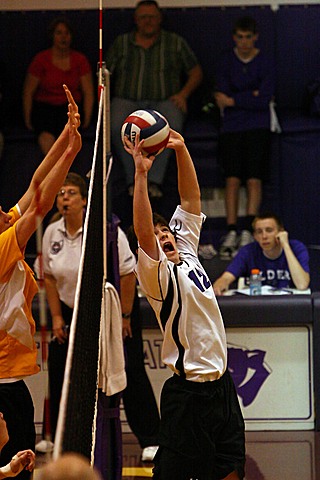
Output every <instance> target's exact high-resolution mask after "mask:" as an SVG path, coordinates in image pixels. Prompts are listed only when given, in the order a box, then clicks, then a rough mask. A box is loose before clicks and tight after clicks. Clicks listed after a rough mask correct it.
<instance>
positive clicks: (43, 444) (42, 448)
mask: <svg viewBox="0 0 320 480" xmlns="http://www.w3.org/2000/svg"><path fill="white" fill-rule="evenodd" d="M53 447H54V443H52V442H50V440H40V442H38V443H37V444H36V452H40V453H50V452H52V451H53Z"/></svg>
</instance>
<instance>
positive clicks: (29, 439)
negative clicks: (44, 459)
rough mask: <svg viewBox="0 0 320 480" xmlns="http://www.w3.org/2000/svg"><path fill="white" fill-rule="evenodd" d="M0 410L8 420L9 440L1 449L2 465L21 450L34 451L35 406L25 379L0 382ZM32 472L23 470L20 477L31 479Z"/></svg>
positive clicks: (23, 479) (25, 479) (24, 479)
mask: <svg viewBox="0 0 320 480" xmlns="http://www.w3.org/2000/svg"><path fill="white" fill-rule="evenodd" d="M0 412H2V413H3V416H4V419H5V421H6V422H7V429H8V432H9V437H10V439H9V442H8V443H7V444H6V445H5V446H4V447H3V449H2V451H1V466H3V465H6V464H7V463H9V462H10V460H11V459H12V457H13V455H15V454H16V453H17V452H19V451H21V450H27V449H31V450H33V451H34V448H35V440H36V432H35V426H34V407H33V402H32V397H31V394H30V392H29V390H28V387H27V385H26V384H25V382H24V381H23V380H19V381H17V382H12V383H0ZM31 477H32V474H31V473H30V472H28V471H27V470H23V471H22V472H21V473H20V474H19V479H21V480H29V479H31Z"/></svg>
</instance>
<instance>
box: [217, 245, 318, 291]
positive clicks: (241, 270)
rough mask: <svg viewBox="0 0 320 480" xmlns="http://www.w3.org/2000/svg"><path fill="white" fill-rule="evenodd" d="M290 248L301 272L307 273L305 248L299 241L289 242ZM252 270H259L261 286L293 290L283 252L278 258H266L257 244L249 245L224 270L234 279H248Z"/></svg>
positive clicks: (307, 256)
mask: <svg viewBox="0 0 320 480" xmlns="http://www.w3.org/2000/svg"><path fill="white" fill-rule="evenodd" d="M289 244H290V247H291V249H292V251H293V253H294V254H295V256H296V258H297V260H298V262H299V263H300V265H301V266H302V268H303V270H305V271H306V272H308V273H309V253H308V250H307V248H306V246H305V245H304V244H303V243H302V242H300V241H299V240H289ZM253 268H259V270H260V271H261V276H262V284H263V285H271V286H273V287H276V288H288V287H290V288H295V285H294V283H293V282H292V280H291V275H290V272H289V267H288V262H287V259H286V256H285V254H284V252H283V251H282V253H281V255H280V256H279V257H278V258H275V259H273V260H271V259H270V258H267V257H266V256H265V255H264V254H263V251H262V248H261V247H260V245H259V244H258V242H253V243H249V244H248V245H246V246H245V247H242V248H240V250H239V252H238V253H237V255H236V256H235V258H234V259H233V260H232V262H231V263H230V264H229V265H228V267H227V268H226V271H227V272H230V273H232V274H233V275H234V276H235V277H236V278H239V277H249V276H250V272H251V270H252V269H253Z"/></svg>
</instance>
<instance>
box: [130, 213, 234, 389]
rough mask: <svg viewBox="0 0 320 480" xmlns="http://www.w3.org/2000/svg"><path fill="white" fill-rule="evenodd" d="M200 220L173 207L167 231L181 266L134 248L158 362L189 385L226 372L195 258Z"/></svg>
mask: <svg viewBox="0 0 320 480" xmlns="http://www.w3.org/2000/svg"><path fill="white" fill-rule="evenodd" d="M204 218H205V216H204V215H203V214H202V215H201V216H198V215H193V214H190V213H188V212H186V211H184V210H182V208H181V207H177V209H176V211H175V213H174V215H173V217H172V219H171V221H170V228H171V229H172V230H173V231H174V232H175V235H176V241H177V246H178V250H179V253H180V259H181V262H180V263H179V264H178V265H175V264H174V263H172V262H170V261H169V260H168V259H167V257H166V255H165V253H164V252H163V251H162V249H161V248H160V245H159V243H158V248H159V260H153V259H152V258H150V257H149V256H148V255H147V254H146V253H145V252H144V251H143V250H142V249H141V248H139V256H138V264H137V276H138V280H139V283H140V286H141V289H142V290H143V291H144V293H145V294H146V296H147V299H148V301H149V303H150V305H151V306H152V308H153V310H154V311H155V314H156V317H157V320H158V322H159V325H160V328H161V330H162V332H163V334H164V340H163V347H162V360H163V362H164V363H165V364H166V365H168V366H169V367H170V368H171V370H173V372H175V373H177V374H179V375H181V376H184V377H185V378H186V379H187V380H191V381H195V382H204V381H211V380H216V379H218V378H220V377H221V376H222V375H223V373H224V372H225V370H226V368H227V344H226V335H225V329H224V325H223V321H222V317H221V313H220V309H219V306H218V304H217V300H216V298H215V295H214V292H213V288H212V285H211V282H210V280H209V278H208V276H207V274H206V272H205V270H204V268H203V267H202V265H201V263H200V261H199V259H198V254H197V251H198V244H199V237H200V232H201V226H202V222H203V219H204Z"/></svg>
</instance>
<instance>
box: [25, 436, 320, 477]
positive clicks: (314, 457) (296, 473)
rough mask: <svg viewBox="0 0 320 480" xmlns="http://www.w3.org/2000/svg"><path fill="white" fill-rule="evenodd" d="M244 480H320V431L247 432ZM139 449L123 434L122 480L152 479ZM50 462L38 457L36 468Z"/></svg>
mask: <svg viewBox="0 0 320 480" xmlns="http://www.w3.org/2000/svg"><path fill="white" fill-rule="evenodd" d="M246 448H247V465H246V477H245V478H246V480H320V432H314V431H287V432H284V431H281V432H247V433H246ZM140 454H141V449H140V447H139V445H138V443H137V440H136V438H135V437H134V435H133V434H132V433H124V434H123V476H122V480H144V479H145V478H151V476H152V464H147V463H144V464H143V463H141V461H140ZM48 460H50V456H48V455H45V454H38V455H37V468H36V471H35V475H34V478H35V480H37V469H38V468H40V467H41V465H43V464H44V463H46V462H47V461H48Z"/></svg>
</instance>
